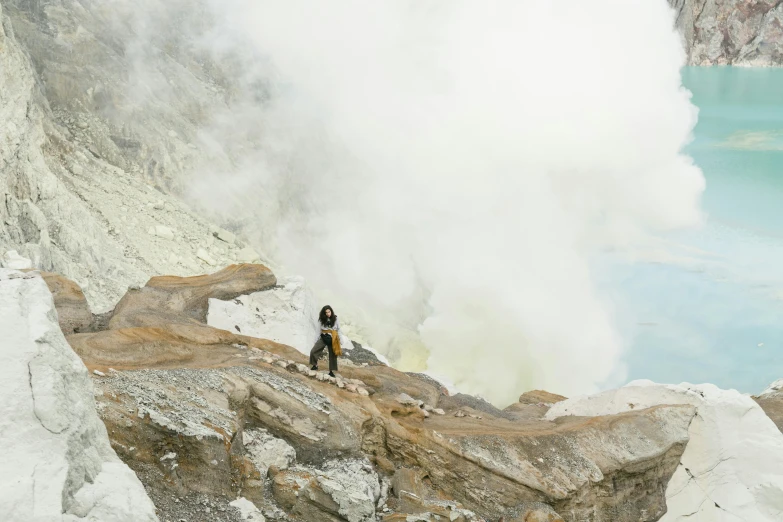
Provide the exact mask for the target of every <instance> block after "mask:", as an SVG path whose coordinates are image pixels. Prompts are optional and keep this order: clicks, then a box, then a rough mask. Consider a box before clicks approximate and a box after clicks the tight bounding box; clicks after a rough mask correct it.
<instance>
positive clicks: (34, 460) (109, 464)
mask: <svg viewBox="0 0 783 522" xmlns="http://www.w3.org/2000/svg"><path fill="white" fill-rule="evenodd" d="M14 274H16V275H17V276H21V274H20V273H19V272H14V271H10V270H0V330H1V331H2V332H3V342H2V343H0V397H2V400H1V401H0V447H2V448H3V458H2V459H0V491H2V494H0V513H2V515H1V516H2V517H3V518H2V519H3V520H8V521H17V520H18V521H28V520H29V521H49V520H51V521H55V520H56V521H58V522H78V521H87V520H91V521H92V520H94V521H103V522H153V521H157V520H158V519H157V517H156V516H155V506H154V505H153V504H152V502H151V501H150V499H149V498H148V497H147V494H146V492H145V491H144V487H143V486H142V485H141V482H139V480H138V478H136V475H135V474H134V473H133V472H132V471H131V470H130V469H129V468H128V467H127V466H126V465H125V464H123V463H122V462H121V461H120V460H119V459H118V458H117V455H116V454H115V453H114V451H113V450H112V449H111V446H110V444H109V438H108V436H107V434H106V428H105V426H104V424H103V422H101V420H100V418H99V417H98V415H97V413H96V410H95V401H94V399H93V388H92V382H91V381H90V376H89V373H88V372H87V368H86V367H85V366H84V364H83V363H82V361H81V360H80V359H79V357H78V356H77V355H76V354H75V353H74V352H73V350H71V348H70V346H68V343H67V342H66V340H65V337H63V334H62V331H61V330H60V327H59V325H58V323H57V313H56V311H55V309H54V303H53V301H52V296H51V294H50V293H49V289H48V288H47V287H46V284H45V283H44V281H43V279H41V278H39V277H34V278H23V277H17V278H15V279H9V276H11V275H14Z"/></svg>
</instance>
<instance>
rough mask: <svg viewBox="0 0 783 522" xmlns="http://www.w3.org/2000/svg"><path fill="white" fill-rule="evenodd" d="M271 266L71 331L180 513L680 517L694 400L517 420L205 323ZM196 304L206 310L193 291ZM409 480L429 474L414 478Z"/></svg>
mask: <svg viewBox="0 0 783 522" xmlns="http://www.w3.org/2000/svg"><path fill="white" fill-rule="evenodd" d="M264 270H266V269H264V268H263V267H258V268H256V269H253V270H251V269H249V268H245V269H243V268H242V267H239V268H231V269H229V270H228V271H224V272H222V273H221V274H219V275H215V276H204V277H202V278H184V279H178V278H165V279H164V280H165V281H166V285H165V286H166V292H165V298H162V297H161V294H160V292H159V291H158V290H157V289H156V288H157V286H159V285H155V284H153V285H152V286H151V288H150V289H149V290H145V289H142V290H136V291H132V292H131V293H132V294H133V306H127V303H126V305H123V306H118V307H117V309H116V310H115V314H117V315H116V317H113V318H111V320H110V321H109V322H108V329H107V330H103V331H97V332H91V333H81V334H73V335H70V336H68V340H69V342H70V343H71V345H72V347H73V348H74V350H75V351H76V353H77V354H79V356H81V357H82V359H83V360H84V362H85V363H86V364H87V366H88V368H89V369H91V370H95V371H96V372H95V373H94V374H93V375H94V377H93V378H94V381H95V385H96V388H97V389H98V391H99V393H98V396H97V400H98V403H99V411H100V415H101V418H102V419H103V420H104V421H105V423H106V425H107V427H108V430H109V435H110V437H111V440H112V443H113V445H114V448H115V449H116V451H117V452H118V454H119V455H120V456H121V457H122V458H123V459H124V460H125V461H126V462H127V463H128V464H129V465H130V466H131V467H132V468H133V469H134V470H135V471H136V472H137V473H138V474H139V477H140V478H141V480H142V481H143V482H144V483H145V485H146V486H147V487H148V488H149V489H150V492H151V493H150V494H151V496H152V498H153V500H154V501H155V502H156V503H157V506H158V508H159V509H161V510H162V513H163V515H164V516H169V517H170V518H174V517H175V516H178V514H179V513H182V511H178V510H182V509H185V508H186V507H188V506H191V507H190V508H189V509H192V506H193V503H192V501H191V500H189V499H192V498H198V499H206V500H204V502H207V504H208V505H209V506H217V508H223V509H226V510H227V509H229V507H228V501H229V500H231V499H232V498H235V497H236V496H239V495H241V496H243V497H245V498H247V499H248V500H249V501H252V502H253V503H254V504H255V505H256V506H258V508H259V509H260V510H261V511H262V512H263V515H264V516H265V517H266V518H267V519H268V520H301V521H306V520H315V519H318V520H373V519H374V518H373V517H378V519H380V520H385V521H388V522H390V521H397V520H409V518H408V517H409V516H410V517H413V518H414V519H417V520H435V519H436V518H435V517H436V516H439V517H447V518H446V519H450V520H455V521H456V520H459V521H462V520H465V521H467V520H480V519H489V520H491V519H496V518H498V517H500V516H507V517H509V518H510V517H511V516H516V515H519V514H520V513H523V514H525V517H526V518H529V516H530V517H532V516H534V515H535V516H536V517H538V516H539V515H540V516H541V517H544V516H545V515H546V516H547V517H549V516H550V515H551V517H555V516H560V517H562V519H563V520H567V521H569V522H570V521H574V522H576V521H581V520H584V519H585V518H586V517H593V519H594V520H612V521H615V522H623V521H631V520H633V521H634V522H636V521H638V520H650V521H652V520H657V519H658V518H659V517H660V516H661V515H662V514H663V513H664V511H665V503H664V496H663V492H664V491H665V489H666V486H667V484H668V480H669V477H670V476H672V474H673V473H674V472H675V470H676V468H677V465H678V463H679V460H680V456H681V454H682V452H683V450H684V448H685V445H686V443H687V440H688V437H687V432H688V426H689V424H690V422H691V419H692V418H693V414H694V409H693V408H692V407H691V406H688V405H675V406H665V405H664V406H658V405H656V406H654V407H651V408H648V409H644V410H639V411H632V412H627V413H623V414H620V415H616V416H608V417H601V418H597V419H573V418H568V419H559V420H558V421H556V422H550V421H545V420H542V419H541V418H540V415H539V416H538V417H532V416H531V417H529V418H528V419H527V420H519V419H518V418H515V417H514V415H513V414H510V413H508V412H503V411H501V410H498V409H496V408H493V407H492V406H491V405H489V404H486V403H484V402H483V401H481V400H479V399H475V398H470V397H468V396H460V395H457V396H453V397H450V396H448V395H446V393H447V392H446V391H445V389H444V388H443V386H441V385H440V384H439V383H437V382H435V381H433V380H432V379H427V378H422V377H421V376H418V375H415V374H405V373H401V372H399V371H397V370H394V369H393V368H390V367H388V366H385V365H380V364H377V363H375V364H373V365H368V363H366V362H362V363H354V362H352V361H351V360H350V356H351V355H350V354H351V353H352V352H354V351H356V352H359V351H360V349H356V350H352V351H349V354H348V357H349V358H343V359H342V360H341V366H340V371H339V374H338V377H337V378H331V377H329V376H328V375H326V373H325V372H314V371H311V370H310V369H309V368H308V366H307V358H306V356H305V355H304V354H302V353H300V352H299V351H298V350H295V349H294V348H291V347H288V346H285V345H282V344H277V343H274V342H272V341H268V340H263V339H259V338H255V337H249V336H245V335H242V334H241V333H240V332H237V331H236V330H234V331H227V330H218V329H215V328H212V327H210V326H208V325H206V324H204V323H203V322H200V321H204V320H205V315H204V303H205V302H206V300H207V299H209V298H211V297H219V295H218V294H217V292H216V293H215V295H214V296H213V295H211V293H210V292H211V291H212V290H218V289H225V288H226V285H228V286H229V287H230V288H233V289H239V288H245V289H246V290H247V291H248V292H249V293H254V292H257V291H259V290H260V288H257V285H258V281H259V278H258V274H259V273H260V272H263V271H264ZM259 271H260V272H259ZM270 275H271V274H270ZM272 277H273V276H272ZM209 280H211V281H219V283H217V284H215V285H213V286H210V285H209V284H205V281H209ZM268 291H274V287H270V290H268ZM193 293H195V294H197V295H198V299H190V298H188V299H185V298H183V297H182V296H187V295H193ZM223 297H228V298H229V299H234V298H235V297H236V296H235V295H225V294H223ZM166 303H176V304H177V306H176V307H175V306H171V305H169V304H166ZM156 307H159V308H160V310H161V313H160V315H159V318H158V320H157V321H153V322H152V323H150V321H152V319H153V317H152V315H150V313H149V312H150V311H151V310H154V309H155V308H156ZM115 319H118V321H115ZM119 319H121V320H119ZM533 395H535V396H536V397H539V398H543V397H544V396H543V395H541V394H540V393H537V394H531V395H530V396H529V397H532V396H533ZM545 398H547V400H550V399H551V400H557V397H556V396H546V397H545ZM531 400H532V399H531ZM532 406H535V407H537V406H538V403H536V404H535V405H532ZM546 407H548V406H546ZM289 448H290V449H289ZM275 454H276V455H278V456H280V457H282V461H277V460H275V461H273V460H274V459H272V458H271V456H272V455H275ZM403 469H404V470H410V472H411V473H415V474H416V476H417V477H419V478H418V479H417V480H408V481H407V482H406V481H405V480H403V477H404V474H405V473H406V472H404V471H402V470H403ZM395 477H396V479H395ZM358 484H364V485H363V486H361V487H358V486H357V485H358ZM404 484H409V485H410V486H405V485H404ZM354 486H356V487H358V489H357V490H356V491H353V490H352V488H354ZM395 487H396V489H395ZM410 489H413V490H414V491H410ZM178 499H183V500H181V501H179V502H177V500H178ZM202 505H203V504H202ZM525 506H528V507H525ZM530 506H538V507H530ZM217 508H214V509H217ZM191 512H193V511H188V513H191ZM213 513H214V511H213ZM218 513H220V516H221V517H227V516H228V513H229V512H228V511H225V512H221V511H218ZM528 515H529V516H528ZM314 516H315V517H316V518H313V517H314ZM286 517H287V518H286ZM223 519H225V520H228V518H221V520H223ZM441 519H443V518H441ZM541 519H542V520H547V518H541ZM551 519H552V520H558V519H557V518H551ZM189 520H190V519H189ZM196 520H198V518H196ZM204 520H206V518H205V519H204ZM532 520H536V518H532Z"/></svg>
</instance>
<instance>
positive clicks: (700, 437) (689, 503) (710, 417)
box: [547, 381, 783, 522]
mask: <svg viewBox="0 0 783 522" xmlns="http://www.w3.org/2000/svg"><path fill="white" fill-rule="evenodd" d="M662 403H666V404H688V405H691V406H693V407H695V408H696V410H697V412H696V416H695V417H694V419H693V422H692V423H691V425H690V428H689V432H690V442H689V443H688V446H687V448H686V449H685V453H684V454H683V455H682V460H681V464H680V465H679V466H678V467H677V471H676V472H675V474H674V477H672V480H671V482H669V485H668V489H667V491H666V497H667V505H668V512H667V513H666V515H665V516H664V517H663V518H661V520H662V521H664V522H666V521H680V520H686V519H687V520H689V521H691V520H694V521H701V522H708V521H711V522H712V521H723V520H726V521H729V520H753V521H754V522H772V521H773V520H780V516H781V513H782V512H783V434H781V433H780V432H779V431H778V430H777V428H776V427H775V425H774V424H773V423H772V421H771V420H770V419H769V418H768V417H767V416H766V415H765V413H764V411H763V410H762V409H761V408H760V407H759V405H757V404H756V403H755V402H754V401H753V400H752V399H751V398H750V397H747V396H745V395H742V394H740V393H739V392H737V391H734V390H728V391H726V390H721V389H719V388H717V387H715V386H713V385H710V384H704V385H698V386H694V385H690V384H681V385H679V386H674V385H657V384H654V383H651V382H649V381H635V382H632V383H630V384H628V385H627V386H625V387H623V388H620V389H619V390H612V391H608V392H605V393H601V394H598V395H595V396H591V397H582V398H575V399H569V400H567V401H563V402H560V403H558V404H556V405H555V406H553V407H552V409H551V410H549V412H548V413H547V418H550V419H555V418H562V416H567V415H582V416H593V415H612V414H616V413H619V412H627V411H635V410H638V409H640V408H648V407H650V406H651V405H653V404H662ZM561 514H562V512H561Z"/></svg>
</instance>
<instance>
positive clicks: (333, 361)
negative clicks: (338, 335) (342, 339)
mask: <svg viewBox="0 0 783 522" xmlns="http://www.w3.org/2000/svg"><path fill="white" fill-rule="evenodd" d="M324 348H327V349H328V350H329V371H330V372H336V371H337V356H336V355H335V354H334V352H333V351H332V343H331V342H330V343H329V344H327V343H325V342H324V341H323V339H320V338H319V339H318V340H317V341H316V342H315V344H314V345H313V349H312V350H310V366H316V365H317V364H318V358H319V357H320V356H321V353H322V352H323V351H324Z"/></svg>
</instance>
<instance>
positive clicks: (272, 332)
mask: <svg viewBox="0 0 783 522" xmlns="http://www.w3.org/2000/svg"><path fill="white" fill-rule="evenodd" d="M318 310H319V309H318V304H317V303H316V301H315V298H314V297H313V294H312V292H311V291H310V290H309V288H307V286H306V285H305V282H304V279H302V278H301V277H289V278H285V279H281V280H280V281H279V284H278V285H277V286H275V287H274V288H271V289H267V290H263V291H260V292H253V293H248V294H247V295H241V296H239V297H237V298H231V299H223V298H213V299H210V300H209V313H208V315H207V324H209V325H210V326H214V327H215V328H221V329H223V330H231V331H236V330H235V327H239V329H240V330H241V331H242V333H243V334H245V335H250V336H252V337H260V338H262V339H269V340H272V341H275V342H278V343H282V344H287V345H288V346H293V347H294V348H296V349H297V350H299V351H300V352H302V353H306V354H309V353H310V350H311V349H312V347H313V343H314V342H315V340H316V339H317V338H318V333H319V330H318V327H317V324H316V323H317V319H318ZM343 345H344V346H347V345H346V343H345V342H343Z"/></svg>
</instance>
